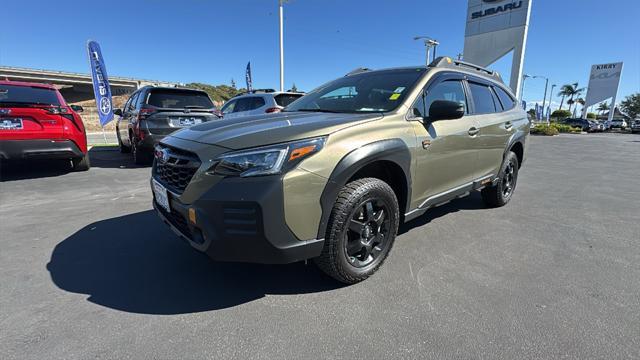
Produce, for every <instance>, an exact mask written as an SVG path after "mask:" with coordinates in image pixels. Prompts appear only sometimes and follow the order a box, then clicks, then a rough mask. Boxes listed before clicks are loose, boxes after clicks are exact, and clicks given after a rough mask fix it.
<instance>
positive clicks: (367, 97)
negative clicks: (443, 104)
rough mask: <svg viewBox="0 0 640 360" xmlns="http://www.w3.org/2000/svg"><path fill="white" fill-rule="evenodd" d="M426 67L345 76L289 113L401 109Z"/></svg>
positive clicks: (289, 108) (299, 102) (308, 96)
mask: <svg viewBox="0 0 640 360" xmlns="http://www.w3.org/2000/svg"><path fill="white" fill-rule="evenodd" d="M425 71H426V69H425V68H414V69H395V70H383V71H372V72H363V73H360V74H356V75H350V76H345V77H343V78H339V79H337V80H334V81H332V82H329V83H327V84H324V85H322V86H320V87H319V88H317V89H315V90H313V91H311V92H310V93H308V94H306V95H305V96H304V97H301V98H300V99H298V100H296V101H294V102H293V103H291V105H289V106H287V107H286V108H285V111H315V112H335V113H368V112H387V111H391V110H393V109H395V108H397V107H398V106H399V105H400V104H401V103H402V101H403V100H404V98H405V97H406V95H407V94H408V93H409V92H410V91H411V89H412V88H413V86H414V84H415V83H416V82H417V81H418V79H419V78H420V77H421V76H422V75H423V74H424V72H425Z"/></svg>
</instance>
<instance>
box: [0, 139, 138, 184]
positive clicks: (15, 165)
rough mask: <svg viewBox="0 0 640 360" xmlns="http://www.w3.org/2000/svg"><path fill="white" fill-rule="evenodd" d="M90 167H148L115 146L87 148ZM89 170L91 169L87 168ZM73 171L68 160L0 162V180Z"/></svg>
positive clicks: (52, 175)
mask: <svg viewBox="0 0 640 360" xmlns="http://www.w3.org/2000/svg"><path fill="white" fill-rule="evenodd" d="M89 158H90V160H91V167H92V168H108V169H134V168H148V167H150V166H151V164H149V165H136V164H135V163H134V162H133V158H132V157H131V154H121V153H120V152H119V151H118V148H116V147H92V148H91V149H89ZM89 171H91V169H89ZM71 172H73V166H72V165H71V161H70V160H52V159H21V160H3V161H1V162H0V182H6V181H16V180H26V179H38V178H45V177H56V176H62V175H66V174H69V173H71Z"/></svg>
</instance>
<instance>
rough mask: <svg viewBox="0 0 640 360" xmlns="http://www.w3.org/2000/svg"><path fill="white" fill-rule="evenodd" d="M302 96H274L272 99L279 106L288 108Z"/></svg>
mask: <svg viewBox="0 0 640 360" xmlns="http://www.w3.org/2000/svg"><path fill="white" fill-rule="evenodd" d="M302 96H303V95H302V94H280V95H276V96H274V99H275V101H276V104H278V105H279V106H283V107H287V106H289V104H291V103H292V102H294V101H296V100H298V99H300V98H301V97H302Z"/></svg>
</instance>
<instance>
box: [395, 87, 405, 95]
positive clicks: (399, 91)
mask: <svg viewBox="0 0 640 360" xmlns="http://www.w3.org/2000/svg"><path fill="white" fill-rule="evenodd" d="M403 91H404V86H400V87H397V88H396V89H395V90H393V92H394V93H396V94H400V93H402V92H403Z"/></svg>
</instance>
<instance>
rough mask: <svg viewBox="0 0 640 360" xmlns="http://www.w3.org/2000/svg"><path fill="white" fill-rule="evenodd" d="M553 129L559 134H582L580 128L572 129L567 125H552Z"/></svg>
mask: <svg viewBox="0 0 640 360" xmlns="http://www.w3.org/2000/svg"><path fill="white" fill-rule="evenodd" d="M549 126H551V127H552V128H554V129H556V130H558V132H559V133H572V132H580V129H579V128H574V127H571V126H569V125H567V124H558V123H551V125H549Z"/></svg>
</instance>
